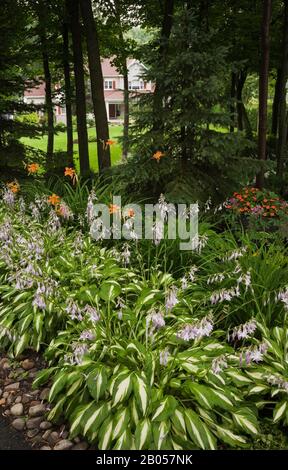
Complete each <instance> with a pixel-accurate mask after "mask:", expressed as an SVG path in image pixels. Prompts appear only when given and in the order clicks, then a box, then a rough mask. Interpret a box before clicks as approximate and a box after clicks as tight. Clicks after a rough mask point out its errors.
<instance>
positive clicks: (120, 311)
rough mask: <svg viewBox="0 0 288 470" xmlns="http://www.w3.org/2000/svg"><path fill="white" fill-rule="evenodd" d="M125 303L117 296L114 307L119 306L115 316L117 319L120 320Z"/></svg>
mask: <svg viewBox="0 0 288 470" xmlns="http://www.w3.org/2000/svg"><path fill="white" fill-rule="evenodd" d="M125 307H126V305H125V303H124V300H123V299H122V298H121V297H117V303H116V308H119V310H118V312H117V316H118V319H119V320H122V317H123V311H122V310H123V308H125Z"/></svg>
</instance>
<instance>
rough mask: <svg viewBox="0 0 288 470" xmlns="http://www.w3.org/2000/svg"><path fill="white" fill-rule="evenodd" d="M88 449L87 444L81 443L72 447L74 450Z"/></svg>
mask: <svg viewBox="0 0 288 470" xmlns="http://www.w3.org/2000/svg"><path fill="white" fill-rule="evenodd" d="M87 448H88V444H87V442H79V443H78V444H75V446H73V447H72V450H86V449H87Z"/></svg>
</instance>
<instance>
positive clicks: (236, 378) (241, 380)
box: [226, 370, 251, 387]
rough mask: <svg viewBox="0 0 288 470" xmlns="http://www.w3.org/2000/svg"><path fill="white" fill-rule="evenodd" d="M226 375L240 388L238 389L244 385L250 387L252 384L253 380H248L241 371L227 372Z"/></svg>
mask: <svg viewBox="0 0 288 470" xmlns="http://www.w3.org/2000/svg"><path fill="white" fill-rule="evenodd" d="M226 374H227V375H228V376H229V377H231V379H232V380H233V382H234V383H235V384H236V385H237V386H238V387H243V386H244V385H249V384H251V380H250V379H248V377H246V376H245V375H244V374H241V373H240V372H239V371H236V370H229V371H226Z"/></svg>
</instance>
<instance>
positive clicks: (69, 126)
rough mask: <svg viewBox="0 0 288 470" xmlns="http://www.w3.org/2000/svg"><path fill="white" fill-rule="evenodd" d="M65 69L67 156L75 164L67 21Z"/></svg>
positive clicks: (64, 53)
mask: <svg viewBox="0 0 288 470" xmlns="http://www.w3.org/2000/svg"><path fill="white" fill-rule="evenodd" d="M62 35H63V69H64V79H65V107H66V132H67V158H68V163H69V164H71V165H73V124H72V90H71V78H70V63H69V32H68V25H67V23H66V22H64V23H63V33H62Z"/></svg>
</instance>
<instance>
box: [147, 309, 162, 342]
mask: <svg viewBox="0 0 288 470" xmlns="http://www.w3.org/2000/svg"><path fill="white" fill-rule="evenodd" d="M164 326H165V320H164V315H163V313H162V312H160V311H159V312H157V311H156V310H153V311H152V312H151V313H150V314H149V315H148V316H147V318H146V332H147V333H148V335H149V336H153V333H154V331H155V330H159V329H160V328H163V327H164Z"/></svg>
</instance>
